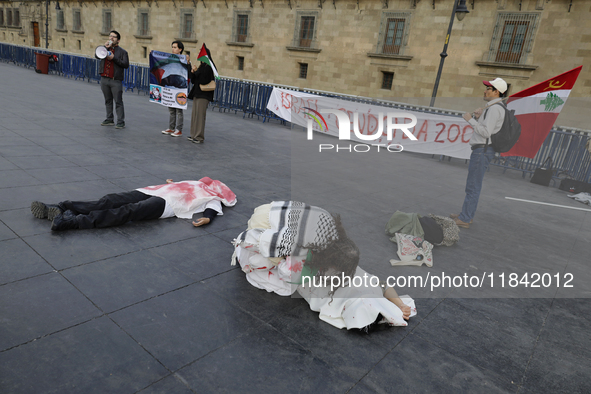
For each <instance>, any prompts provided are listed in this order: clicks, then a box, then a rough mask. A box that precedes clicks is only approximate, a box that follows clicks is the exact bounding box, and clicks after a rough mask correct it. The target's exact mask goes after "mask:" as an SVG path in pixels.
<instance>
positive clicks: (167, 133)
mask: <svg viewBox="0 0 591 394" xmlns="http://www.w3.org/2000/svg"><path fill="white" fill-rule="evenodd" d="M162 134H165V135H171V134H172V133H169V132H167V131H163V132H162Z"/></svg>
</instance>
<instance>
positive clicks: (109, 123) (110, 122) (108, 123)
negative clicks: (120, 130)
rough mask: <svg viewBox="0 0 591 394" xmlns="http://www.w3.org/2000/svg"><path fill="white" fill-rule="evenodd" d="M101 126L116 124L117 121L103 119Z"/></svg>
mask: <svg viewBox="0 0 591 394" xmlns="http://www.w3.org/2000/svg"><path fill="white" fill-rule="evenodd" d="M101 126H115V122H113V121H112V120H109V119H106V120H103V123H101Z"/></svg>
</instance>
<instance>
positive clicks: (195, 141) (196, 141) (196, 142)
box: [191, 140, 203, 144]
mask: <svg viewBox="0 0 591 394" xmlns="http://www.w3.org/2000/svg"><path fill="white" fill-rule="evenodd" d="M191 142H192V143H194V144H202V143H203V141H198V140H192V141H191Z"/></svg>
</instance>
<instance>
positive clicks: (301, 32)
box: [293, 11, 318, 49]
mask: <svg viewBox="0 0 591 394" xmlns="http://www.w3.org/2000/svg"><path fill="white" fill-rule="evenodd" d="M317 25H318V12H316V11H298V12H297V14H296V24H295V33H294V36H293V47H296V48H311V49H316V48H317V40H316V29H317Z"/></svg>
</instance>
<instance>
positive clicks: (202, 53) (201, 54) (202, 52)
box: [197, 44, 220, 79]
mask: <svg viewBox="0 0 591 394" xmlns="http://www.w3.org/2000/svg"><path fill="white" fill-rule="evenodd" d="M205 48H206V47H205V44H203V46H202V47H201V50H200V51H199V56H197V60H199V61H200V62H203V63H207V64H209V66H210V67H211V69H212V70H213V75H215V78H216V79H220V74H218V70H216V68H215V66H214V65H213V62H212V61H211V60H210V59H209V56H207V51H206V50H205Z"/></svg>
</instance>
